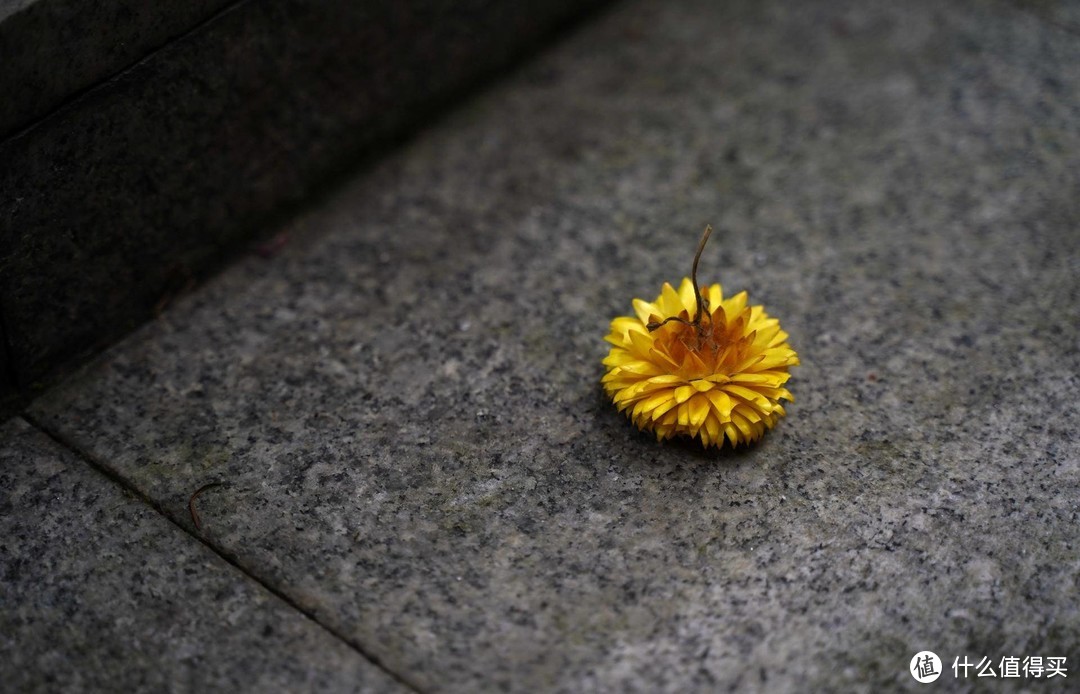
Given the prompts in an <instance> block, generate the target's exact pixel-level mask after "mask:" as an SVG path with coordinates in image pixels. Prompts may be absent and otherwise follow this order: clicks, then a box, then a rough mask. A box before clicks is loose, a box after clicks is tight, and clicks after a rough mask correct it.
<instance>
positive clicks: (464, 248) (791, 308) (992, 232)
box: [32, 0, 1080, 691]
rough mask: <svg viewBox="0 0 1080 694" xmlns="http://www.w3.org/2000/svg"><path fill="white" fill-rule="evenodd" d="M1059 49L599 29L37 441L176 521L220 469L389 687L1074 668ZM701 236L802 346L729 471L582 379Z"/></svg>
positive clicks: (756, 681)
mask: <svg viewBox="0 0 1080 694" xmlns="http://www.w3.org/2000/svg"><path fill="white" fill-rule="evenodd" d="M1078 66H1080V41H1078V39H1077V37H1076V36H1073V35H1071V34H1069V33H1067V32H1064V31H1061V30H1059V29H1058V28H1057V27H1054V26H1053V25H1051V24H1048V23H1046V22H1043V21H1041V20H1040V19H1038V18H1037V17H1035V16H1033V15H1031V14H1029V13H1025V12H1021V11H1019V10H1017V9H1016V8H1014V7H1013V6H1011V5H1008V4H995V3H983V2H974V3H965V2H950V3H933V2H914V3H904V5H903V7H902V8H901V7H894V6H893V4H892V3H887V2H869V3H864V2H830V3H817V4H814V5H813V6H812V7H807V6H805V4H804V3H782V2H749V1H747V2H730V3H713V2H707V1H705V0H682V1H679V2H672V3H664V4H660V3H632V4H628V5H625V6H623V7H621V8H620V9H619V10H618V11H617V12H615V13H613V14H611V15H610V16H607V17H605V18H603V19H602V21H600V22H599V23H597V24H596V25H594V26H592V27H590V28H589V29H588V30H587V31H585V32H584V33H582V34H581V35H579V36H576V37H574V38H573V39H572V40H571V41H569V42H568V43H566V44H564V45H562V46H560V47H559V48H558V49H557V50H555V51H553V52H551V53H549V54H547V55H546V56H544V57H543V58H542V59H541V60H539V61H537V62H535V63H533V64H531V65H530V66H529V67H528V68H526V69H524V70H523V71H521V72H520V73H519V74H517V75H516V76H515V77H514V78H513V79H512V80H511V81H510V82H508V83H507V84H505V85H503V86H502V87H501V88H499V89H497V90H495V91H494V92H492V93H491V94H489V95H487V96H485V97H484V98H483V99H480V100H478V101H475V102H474V103H472V104H470V105H468V106H467V107H465V108H462V109H460V110H459V111H458V112H457V113H455V114H454V115H453V116H452V117H450V118H448V119H447V120H446V121H445V122H443V123H442V124H440V126H439V127H438V128H436V129H434V130H432V131H430V132H428V133H427V134H425V135H424V136H423V137H421V138H419V139H418V140H417V141H415V142H414V143H412V144H410V145H409V147H408V148H407V149H406V150H404V151H403V152H402V153H401V154H400V155H399V156H396V157H394V158H392V159H390V160H388V161H386V162H385V163H383V164H382V165H380V166H379V167H378V168H377V169H376V170H374V171H371V172H369V173H368V174H367V175H364V176H362V177H360V178H358V179H357V180H356V181H355V183H354V184H352V185H350V186H349V187H348V188H347V189H345V190H343V191H342V192H341V193H340V194H338V195H337V196H335V197H334V198H333V199H332V200H329V201H327V202H326V203H325V204H324V205H322V206H321V207H320V208H319V209H317V210H314V211H312V212H311V213H310V214H308V215H305V216H304V217H302V218H300V219H298V220H297V221H296V222H295V223H294V224H292V225H291V226H290V227H289V229H288V231H289V233H290V235H291V236H290V238H291V239H292V243H291V244H290V245H289V246H288V247H287V248H286V249H285V251H284V252H283V253H281V254H280V255H278V256H276V257H274V258H272V259H269V260H262V259H257V258H252V259H249V260H247V261H244V262H242V263H241V264H239V265H238V266H236V267H234V268H233V269H232V270H231V271H229V272H228V273H226V274H225V275H224V276H222V277H220V278H219V279H218V280H216V281H215V282H213V283H211V284H210V285H209V286H208V287H206V288H205V289H204V290H203V291H200V292H199V293H197V294H196V295H195V296H192V297H190V298H188V299H186V300H184V301H183V302H181V303H180V304H179V305H178V306H176V307H175V308H174V309H173V310H171V311H169V312H168V313H166V314H165V316H164V317H163V318H162V319H161V320H160V321H158V322H156V323H155V324H153V325H150V326H147V327H146V328H145V329H143V330H141V331H140V332H139V333H138V334H137V335H136V336H134V337H133V338H132V339H130V340H128V341H127V342H126V343H124V344H122V345H121V346H119V347H118V348H116V349H114V350H112V351H111V352H110V353H109V354H108V355H107V356H106V357H105V358H103V359H100V360H99V361H97V362H96V363H95V364H93V365H92V366H91V367H89V368H87V369H86V370H84V371H83V373H82V374H81V375H80V376H79V377H78V378H76V379H73V380H72V382H70V383H69V384H67V385H66V386H65V387H63V388H60V389H57V390H56V391H54V392H52V393H51V394H49V395H48V396H47V397H45V398H42V399H41V400H40V401H38V402H37V403H36V404H35V405H34V406H33V408H32V417H33V418H34V419H35V421H38V422H39V423H40V424H41V425H42V426H45V427H47V428H49V429H50V430H52V431H54V432H56V433H57V435H58V436H60V437H62V438H63V439H64V440H66V441H68V442H70V443H71V444H72V445H74V446H77V447H80V448H82V449H83V450H85V451H87V452H88V453H89V454H90V455H92V456H94V457H96V458H97V459H99V460H101V461H102V462H103V463H104V464H106V465H109V466H111V467H112V468H113V469H115V470H116V472H117V473H118V474H120V475H123V476H124V477H126V478H127V479H130V480H131V481H132V483H133V484H135V485H136V486H137V487H138V488H139V489H141V490H143V491H144V492H145V493H146V494H148V495H149V496H151V497H152V498H154V499H155V500H157V501H159V502H160V503H161V504H162V505H163V506H164V507H165V509H166V510H167V511H168V512H169V513H171V514H173V516H174V517H175V518H177V519H178V520H179V521H180V522H182V523H190V521H189V520H187V518H186V513H187V512H186V508H185V503H186V501H187V496H188V494H190V492H191V490H192V489H194V488H196V487H198V486H199V485H201V484H203V483H206V482H209V481H216V480H221V481H227V482H228V483H229V485H230V486H229V487H228V488H227V489H221V490H216V491H217V492H218V493H214V494H207V495H206V496H205V498H204V499H203V509H204V510H203V518H204V522H205V528H204V532H205V534H206V537H207V538H208V540H209V541H210V542H211V543H213V544H214V546H217V547H219V548H221V549H222V551H224V552H227V553H229V554H230V555H235V556H236V557H237V560H238V561H239V562H240V563H241V564H242V565H243V566H244V567H245V568H246V569H247V570H249V571H251V572H252V573H254V574H255V575H259V576H261V577H263V578H264V579H265V580H266V581H268V582H269V583H270V584H272V585H274V586H277V587H279V588H280V590H282V591H284V592H286V593H287V594H288V595H290V596H291V597H292V599H294V600H295V601H296V602H297V603H299V604H301V605H303V606H304V607H305V608H307V609H310V610H311V611H312V612H313V613H314V614H316V615H317V618H318V619H319V620H321V621H323V622H324V623H326V624H327V625H330V626H332V627H333V628H334V629H335V630H337V631H339V632H341V633H343V634H345V635H347V637H348V638H349V639H350V640H351V641H352V642H354V643H355V644H358V645H361V646H362V647H363V648H365V649H367V650H369V651H370V652H372V653H374V654H375V655H376V656H377V657H378V658H379V659H380V660H381V661H382V662H384V663H385V664H386V665H387V666H388V667H389V668H390V669H391V670H392V671H394V672H396V673H399V674H401V675H402V676H404V677H407V678H408V680H409V681H410V682H414V683H416V684H417V685H418V686H419V687H420V688H421V689H424V690H428V689H430V690H433V691H436V690H437V691H444V690H445V691H474V690H476V689H477V688H483V689H493V688H497V687H505V688H508V689H512V690H517V691H536V690H547V691H583V690H590V689H601V690H606V691H686V690H697V691H711V690H713V689H716V688H725V687H737V688H740V689H742V690H747V689H751V690H752V689H761V690H766V689H767V690H768V691H794V690H800V691H838V690H845V691H860V690H862V691H876V690H877V689H880V688H882V687H890V688H893V687H900V686H906V685H914V684H915V682H914V680H912V679H911V677H910V675H909V674H908V673H907V665H908V661H909V660H910V658H911V657H912V655H914V653H915V652H916V651H919V650H922V649H929V650H934V651H936V652H937V653H938V654H939V655H940V656H941V657H942V659H943V660H946V661H947V662H948V663H951V662H952V660H953V658H954V657H955V656H965V655H966V656H969V657H971V658H975V659H978V658H981V657H991V658H995V659H997V658H1001V657H1003V656H1019V657H1023V656H1027V655H1043V656H1066V657H1068V658H1069V665H1070V667H1072V668H1075V667H1076V666H1077V663H1078V662H1080V660H1078V658H1080V606H1078V604H1077V600H1076V596H1077V593H1078V590H1077V589H1078V586H1077V577H1078V575H1080V549H1078V547H1077V544H1076V542H1077V540H1076V527H1077V520H1078V518H1077V516H1078V511H1080V440H1078V439H1077V436H1076V430H1077V427H1078V425H1080V410H1078V403H1077V398H1076V391H1077V386H1078V385H1080V383H1078V376H1077V373H1078V367H1080V353H1078V338H1080V327H1078V325H1077V322H1076V320H1075V316H1076V315H1077V314H1078V312H1080V285H1078V280H1077V277H1078V275H1080V272H1078V271H1080V264H1078V258H1080V254H1078V251H1080V236H1078V235H1077V233H1076V228H1077V224H1078V222H1080V199H1078V198H1077V196H1076V194H1075V193H1076V190H1078V189H1080V157H1078V152H1080V67H1078ZM706 222H711V223H713V225H714V226H716V227H717V228H718V229H719V236H718V238H717V239H716V242H715V245H714V246H712V247H711V249H710V250H708V251H707V252H706V254H705V258H704V259H703V261H702V272H701V279H702V281H713V280H717V279H718V280H720V281H722V282H723V283H724V285H725V287H726V288H728V289H730V290H739V289H748V290H749V291H750V293H751V298H752V299H753V300H755V301H759V302H763V303H765V304H766V306H767V307H768V308H769V310H770V312H771V313H772V314H774V315H776V316H778V317H779V318H780V320H781V322H782V324H783V326H784V327H785V329H786V330H787V331H788V332H790V334H791V336H792V337H791V342H792V344H793V345H794V346H795V348H796V349H798V350H799V351H800V355H801V357H802V362H803V365H802V366H801V367H800V368H798V369H796V370H795V374H796V375H795V378H794V379H793V380H792V381H791V383H790V388H791V390H792V391H793V392H794V394H795V396H796V398H797V402H796V404H795V405H793V406H792V407H791V408H790V409H789V417H788V419H787V420H785V421H784V422H783V423H782V424H781V425H780V426H779V427H778V428H777V429H776V430H775V431H773V432H772V433H771V434H770V435H769V436H767V437H766V440H765V441H764V442H763V444H762V445H759V446H757V447H755V448H752V449H750V450H746V451H740V452H737V453H722V454H705V453H702V452H700V451H699V450H697V449H696V448H694V447H693V446H684V445H657V444H656V443H655V442H653V441H652V440H650V439H649V438H648V437H646V436H644V435H641V434H638V433H637V432H635V431H634V430H633V429H632V427H631V426H630V425H629V424H628V423H627V422H626V421H625V419H624V418H622V417H621V416H620V415H619V414H618V413H617V412H616V411H615V410H614V408H613V407H611V406H610V405H609V404H608V403H606V402H604V400H603V397H602V395H601V392H600V389H599V384H598V381H599V378H600V375H601V366H600V360H601V358H602V357H603V355H604V354H605V352H606V346H605V344H604V343H603V342H602V338H603V336H604V334H605V332H606V329H607V324H608V321H609V319H610V318H611V317H612V316H614V315H617V314H620V313H625V312H628V311H629V310H630V300H631V298H632V297H634V296H643V297H646V298H651V296H653V295H654V293H655V292H656V291H657V290H658V287H659V285H660V283H661V282H662V281H664V280H669V279H678V278H679V277H681V276H682V275H683V274H685V273H686V271H687V270H688V265H689V261H690V256H691V254H692V252H693V247H694V244H695V243H696V240H697V237H698V234H699V233H700V230H701V228H702V227H703V226H704V224H705V223H706ZM950 675H951V672H950ZM1072 681H1073V680H1072V679H1071V678H1070V679H1069V680H1067V681H1065V682H1064V683H1063V681H1062V680H1060V679H1058V680H1057V684H1056V685H1055V684H1054V683H1053V682H1039V683H1037V686H1038V688H1039V691H1044V690H1045V691H1054V690H1055V687H1058V688H1061V687H1063V686H1066V685H1067V684H1068V683H1071V682H1072ZM954 684H955V683H954Z"/></svg>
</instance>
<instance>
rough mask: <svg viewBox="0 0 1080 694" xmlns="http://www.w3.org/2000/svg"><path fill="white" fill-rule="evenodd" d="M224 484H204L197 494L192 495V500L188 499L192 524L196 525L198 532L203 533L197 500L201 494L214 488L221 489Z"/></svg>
mask: <svg viewBox="0 0 1080 694" xmlns="http://www.w3.org/2000/svg"><path fill="white" fill-rule="evenodd" d="M224 484H225V483H224V482H211V483H210V484H204V485H203V486H201V487H199V488H198V489H196V490H195V493H194V494H192V495H191V498H190V499H188V504H187V507H188V511H190V512H191V520H192V522H194V523H195V529H196V530H198V531H202V519H200V518H199V512H198V511H196V510H195V499H196V498H197V497H198V496H199V495H200V494H202V493H203V492H205V491H206V490H207V489H213V488H214V487H220V486H222V485H224Z"/></svg>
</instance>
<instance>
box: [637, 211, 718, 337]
mask: <svg viewBox="0 0 1080 694" xmlns="http://www.w3.org/2000/svg"><path fill="white" fill-rule="evenodd" d="M710 236H712V225H711V224H707V225H705V231H704V233H702V234H701V241H699V242H698V247H697V252H696V253H694V264H693V266H692V267H691V268H690V281H691V282H693V284H694V299H695V301H697V315H695V316H694V320H689V321H688V320H685V319H683V318H680V317H679V316H671V317H670V318H665V319H664V320H663V321H661V322H659V323H649V324H648V325H646V326H645V327H646V328H648V329H649V332H653V331H654V330H658V329H659V328H660V327H661V326H663V325H666V324H667V323H669V322H671V321H675V322H677V323H682V324H683V325H689V326H692V327H694V328H696V329H697V332H698V336H699V337H703V338H704V337H708V335H709V334H711V333H712V325H711V324H710V326H709V330H708V331H706V330H705V328H704V326H703V325H702V323H701V318H702V316H705V315H707V312H706V310H705V309H706V308H707V304H706V301H705V299H703V298H702V296H701V287H699V286H698V281H697V266H698V262H699V261H700V260H701V253H702V252H703V251H704V250H705V244H706V243H708V242H709V237H710ZM710 322H711V318H710Z"/></svg>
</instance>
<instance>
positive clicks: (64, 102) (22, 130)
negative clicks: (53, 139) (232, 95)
mask: <svg viewBox="0 0 1080 694" xmlns="http://www.w3.org/2000/svg"><path fill="white" fill-rule="evenodd" d="M249 2H251V0H236V2H234V3H232V4H231V5H228V6H226V7H222V8H221V9H219V10H217V11H216V12H213V13H211V14H210V16H209V17H204V18H203V19H201V20H200V21H198V22H197V23H195V25H193V26H191V27H189V28H188V29H187V30H185V31H183V32H181V33H179V34H177V35H176V36H173V37H172V38H170V39H168V40H166V41H165V43H162V44H161V45H159V46H157V47H155V48H153V49H152V50H151V51H150V52H149V53H147V54H146V55H143V56H142V57H140V58H138V59H136V60H134V61H132V62H130V63H128V64H127V65H124V66H123V67H121V68H119V69H118V70H116V71H115V72H110V73H109V74H107V75H105V76H104V77H102V78H101V79H99V80H97V81H95V82H94V83H92V84H88V85H86V86H85V87H80V88H78V89H76V90H75V91H73V92H71V93H70V94H68V95H67V96H65V97H64V98H63V99H61V100H60V102H59V103H57V104H56V105H55V106H53V107H52V108H50V109H49V110H48V111H45V112H44V113H42V114H41V115H40V116H38V117H37V118H33V119H32V120H30V122H28V123H23V124H22V125H19V126H17V127H16V129H15V130H12V131H11V132H10V133H9V134H8V135H7V137H4V138H3V139H0V145H2V144H4V143H6V142H11V141H12V140H17V139H19V138H20V137H22V136H23V135H25V134H26V133H28V132H30V131H31V130H33V129H34V128H36V127H37V126H38V125H40V124H41V123H44V122H45V121H47V120H49V119H50V118H52V117H54V116H55V115H56V114H57V113H59V112H60V111H63V110H64V109H65V108H67V107H68V106H69V105H71V104H73V103H75V102H76V101H78V100H79V99H81V98H83V97H84V96H85V95H87V94H89V93H90V92H93V91H94V90H95V89H98V88H100V87H101V86H102V85H105V84H108V83H109V82H112V81H113V80H115V79H116V78H117V77H120V76H121V75H123V74H125V73H127V72H130V71H131V70H133V69H135V68H136V67H138V66H139V65H142V64H143V63H145V62H146V61H148V60H150V59H151V58H153V57H154V56H156V55H157V54H158V53H160V52H162V51H163V50H165V49H167V48H168V47H169V46H171V45H173V44H174V43H176V42H178V41H183V40H184V39H186V38H187V37H189V36H191V35H192V34H194V33H196V32H198V31H200V30H202V29H203V27H205V26H206V25H208V24H210V23H211V22H213V21H216V20H217V18H218V17H221V16H222V15H224V14H225V13H226V12H231V11H233V10H234V9H235V8H237V7H239V6H240V5H246V4H248V3H249Z"/></svg>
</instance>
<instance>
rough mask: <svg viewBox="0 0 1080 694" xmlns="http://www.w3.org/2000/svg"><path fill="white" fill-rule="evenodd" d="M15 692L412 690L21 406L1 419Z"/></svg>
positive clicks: (0, 619) (3, 542)
mask: <svg viewBox="0 0 1080 694" xmlns="http://www.w3.org/2000/svg"><path fill="white" fill-rule="evenodd" d="M0 677H2V681H3V685H2V688H3V689H4V691H10V692H117V691H125V692H134V691H139V692H150V691H154V692H160V691H192V692H194V691H250V692H266V691H340V692H355V691H372V692H407V691H409V690H408V689H407V688H405V687H404V686H402V685H399V684H398V683H397V682H396V681H395V680H393V679H392V678H391V677H389V676H388V675H387V674H386V673H384V672H383V671H382V670H380V669H379V668H377V667H375V666H374V665H372V664H371V663H370V662H369V661H367V660H366V659H364V657H363V656H361V655H360V654H359V653H357V652H356V651H354V650H352V649H351V648H349V647H348V646H346V645H345V644H344V643H342V642H341V641H340V640H339V639H336V638H335V637H334V636H332V635H331V634H330V633H329V632H327V631H326V630H325V629H323V628H322V627H320V626H319V625H318V624H316V623H314V622H312V621H311V620H309V619H307V618H306V617H304V616H302V615H301V614H300V613H299V612H297V611H296V610H294V609H293V608H291V607H289V606H288V605H286V604H285V603H284V602H282V601H281V600H280V599H278V598H276V597H274V596H273V595H271V594H270V593H269V592H267V591H266V590H265V589H263V588H262V587H261V586H259V585H258V584H257V583H255V582H254V581H252V580H251V579H250V578H249V577H247V576H244V575H243V574H242V573H240V572H239V571H237V570H236V569H235V568H233V567H231V566H229V565H228V564H226V563H225V561H224V560H222V559H221V558H220V557H218V556H216V555H215V554H214V553H213V552H211V551H210V550H209V549H207V548H206V547H204V546H202V545H201V544H200V543H199V542H197V541H196V540H194V539H193V538H191V537H190V536H188V535H186V534H185V533H183V532H182V531H180V530H179V529H178V528H176V527H175V526H174V525H172V524H171V523H169V522H168V521H167V520H165V519H164V518H162V517H161V516H160V515H159V514H158V513H156V512H155V511H153V510H151V509H150V508H149V507H148V506H147V505H146V504H144V503H143V502H141V501H139V500H137V499H133V498H131V497H130V496H127V495H125V494H124V493H123V492H122V491H121V490H120V488H119V487H117V486H116V485H115V484H114V483H112V482H111V481H109V480H107V479H106V478H105V477H104V476H102V475H101V474H100V473H98V472H95V471H94V470H93V469H91V468H90V467H89V466H88V465H86V463H85V462H83V461H82V460H80V459H78V458H77V457H76V456H74V455H73V454H72V453H71V452H70V451H67V450H65V449H63V448H62V447H60V446H58V445H57V444H56V443H54V442H53V441H51V440H50V439H49V438H48V437H46V436H45V435H44V434H42V433H41V432H39V431H37V430H35V429H33V428H32V427H30V426H29V425H28V424H26V423H25V422H24V421H22V420H20V419H13V420H10V421H8V422H7V423H5V424H3V425H2V426H0Z"/></svg>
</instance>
